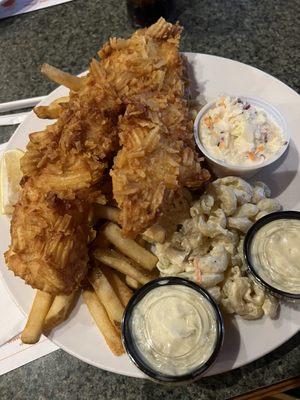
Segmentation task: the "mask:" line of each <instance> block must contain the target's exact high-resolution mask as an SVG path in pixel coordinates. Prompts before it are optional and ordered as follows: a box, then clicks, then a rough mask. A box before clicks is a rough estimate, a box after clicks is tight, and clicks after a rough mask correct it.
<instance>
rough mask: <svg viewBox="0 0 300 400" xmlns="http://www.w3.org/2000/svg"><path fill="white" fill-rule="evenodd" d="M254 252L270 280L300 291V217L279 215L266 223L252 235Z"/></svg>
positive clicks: (255, 261)
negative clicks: (279, 217)
mask: <svg viewBox="0 0 300 400" xmlns="http://www.w3.org/2000/svg"><path fill="white" fill-rule="evenodd" d="M250 255H251V259H252V265H253V267H254V268H255V270H256V271H257V273H258V275H259V276H260V277H261V278H262V279H263V280H264V281H265V282H266V283H268V284H269V285H271V286H273V287H275V288H277V289H279V290H282V291H284V292H288V293H293V294H299V293H300V220H297V219H278V220H275V221H272V222H269V223H268V224H266V225H264V226H263V227H262V228H260V229H259V230H258V231H257V233H256V234H255V236H254V237H253V239H252V243H251V246H250Z"/></svg>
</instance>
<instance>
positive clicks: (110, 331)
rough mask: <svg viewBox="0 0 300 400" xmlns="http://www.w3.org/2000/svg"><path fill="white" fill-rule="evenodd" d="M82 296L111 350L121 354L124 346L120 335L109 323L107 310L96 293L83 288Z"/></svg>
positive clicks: (117, 354) (118, 354)
mask: <svg viewBox="0 0 300 400" xmlns="http://www.w3.org/2000/svg"><path fill="white" fill-rule="evenodd" d="M82 297H83V300H84V302H85V304H86V305H87V307H88V309H89V312H90V314H91V316H92V317H93V319H94V321H95V323H96V325H97V327H98V329H99V330H100V332H101V333H102V335H103V336H104V339H105V341H106V343H107V344H108V346H109V348H110V349H111V351H112V352H113V353H114V354H115V355H116V356H120V355H121V354H123V353H124V348H123V346H122V342H121V338H120V335H119V334H118V332H117V331H116V329H115V328H114V326H113V324H112V323H111V321H110V319H109V317H108V315H107V312H106V310H105V308H104V306H103V304H101V302H100V301H99V299H98V297H97V295H96V293H95V292H94V291H92V290H90V289H86V290H83V292H82Z"/></svg>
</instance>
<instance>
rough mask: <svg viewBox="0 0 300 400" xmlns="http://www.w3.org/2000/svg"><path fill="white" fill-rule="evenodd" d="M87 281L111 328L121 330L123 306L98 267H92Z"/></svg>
mask: <svg viewBox="0 0 300 400" xmlns="http://www.w3.org/2000/svg"><path fill="white" fill-rule="evenodd" d="M88 280H89V281H90V283H91V285H92V286H93V289H94V291H95V293H96V295H97V297H98V298H99V300H100V302H101V303H102V304H103V306H104V307H105V309H106V312H107V314H108V316H109V319H110V320H111V322H112V324H113V326H114V327H115V328H116V329H117V330H118V331H119V330H120V329H121V322H122V318H123V312H124V306H123V304H122V303H121V301H120V299H119V298H118V296H117V295H116V293H115V292H114V289H113V288H112V286H111V284H110V283H109V281H108V279H107V278H106V276H105V275H104V274H103V272H102V271H101V268H100V267H99V266H97V267H94V268H93V269H92V270H91V271H90V272H89V274H88Z"/></svg>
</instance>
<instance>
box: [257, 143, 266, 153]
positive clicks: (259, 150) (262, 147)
mask: <svg viewBox="0 0 300 400" xmlns="http://www.w3.org/2000/svg"><path fill="white" fill-rule="evenodd" d="M264 149H265V146H264V145H263V144H261V145H260V146H258V148H257V149H256V151H255V153H262V152H263V151H264Z"/></svg>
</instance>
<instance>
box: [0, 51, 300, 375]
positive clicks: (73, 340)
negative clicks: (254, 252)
mask: <svg viewBox="0 0 300 400" xmlns="http://www.w3.org/2000/svg"><path fill="white" fill-rule="evenodd" d="M186 55H187V57H188V60H189V64H190V67H189V72H190V74H193V78H192V89H193V91H194V92H196V91H199V92H200V95H199V98H200V99H201V100H202V101H203V103H204V102H206V101H210V100H213V99H214V98H216V97H218V96H219V95H220V94H230V95H237V96H239V95H243V96H249V97H259V98H261V99H263V100H265V101H267V102H269V103H271V104H273V105H274V106H275V107H277V108H278V109H279V111H280V112H281V113H282V114H283V116H284V117H285V118H286V120H287V122H288V129H289V131H290V133H291V143H290V146H289V149H288V151H287V152H286V153H285V155H284V156H283V157H282V159H281V160H280V162H277V164H276V165H275V166H274V165H272V168H271V169H265V170H264V172H263V173H261V174H260V175H258V176H256V177H255V178H256V179H257V178H259V179H261V180H264V181H265V182H266V183H267V184H268V185H270V187H271V189H272V192H273V196H274V197H277V198H278V199H279V200H280V201H281V203H282V204H283V206H284V209H286V210H288V209H291V210H300V196H299V193H300V171H299V153H300V134H299V125H300V119H299V110H300V96H299V95H298V94H297V93H296V92H294V91H293V90H292V89H291V88H289V87H288V86H286V85H285V84H284V83H282V82H280V81H279V80H277V79H275V78H273V77H272V76H270V75H268V74H266V73H264V72H262V71H259V70H258V69H255V68H253V67H250V66H248V65H245V64H241V63H239V62H236V61H232V60H228V59H225V58H220V57H215V56H210V55H205V54H194V53H187V54H186ZM66 92H67V90H66V89H65V88H63V87H59V88H57V89H56V90H54V91H53V92H52V93H51V94H50V95H49V96H47V98H46V99H45V100H44V101H43V102H42V103H41V104H44V105H46V104H48V103H50V102H51V101H53V100H54V99H56V98H58V97H60V96H64V95H66ZM50 122H51V121H47V120H40V119H38V118H37V117H36V116H35V114H34V113H33V112H32V113H31V114H30V115H29V116H28V118H27V119H26V120H25V121H24V122H23V124H21V125H20V126H19V127H18V129H17V130H16V132H15V134H14V135H13V136H12V138H11V139H10V141H9V144H8V148H9V149H12V148H16V147H18V148H21V149H24V148H25V146H26V144H27V142H28V135H29V133H30V132H33V131H39V130H42V129H44V128H45V126H46V125H47V124H49V123H50ZM0 232H1V240H0V242H1V243H0V253H1V259H0V270H1V273H2V275H3V279H4V281H5V283H6V285H7V288H8V290H9V292H10V293H11V296H12V298H13V299H14V300H15V302H16V303H17V304H18V305H19V307H20V309H21V310H22V311H23V312H24V313H25V314H27V313H28V311H29V309H30V305H31V302H32V298H33V290H32V289H31V287H29V286H27V285H25V284H24V282H23V281H22V280H21V279H20V278H15V277H14V276H13V274H12V272H10V271H8V269H7V268H6V266H5V262H4V259H3V252H4V251H5V250H6V249H7V247H8V245H9V243H10V234H9V219H8V218H6V217H1V218H0ZM299 328H300V312H299V308H298V310H297V308H296V307H295V306H292V305H281V310H280V316H279V318H278V319H276V320H271V319H270V318H262V319H260V320H258V321H245V320H242V319H240V318H233V319H229V318H228V319H226V323H225V329H226V334H225V341H224V346H223V349H222V351H221V353H220V355H219V357H218V359H217V361H216V362H215V364H214V366H213V367H212V368H211V369H210V370H209V372H208V373H207V375H214V374H218V373H221V372H225V371H228V370H231V369H233V368H237V367H240V366H242V365H245V364H247V363H249V362H251V361H253V360H255V359H257V358H259V357H261V356H263V355H265V354H266V353H268V352H270V351H272V350H274V349H275V348H276V347H278V346H279V345H281V344H282V343H284V342H285V341H286V340H288V339H289V338H290V337H291V336H293V335H294V334H295V333H296V332H297V331H298V330H299ZM50 339H51V340H53V342H54V343H55V344H57V345H58V346H59V347H61V348H62V349H64V350H65V351H67V352H68V353H70V354H72V355H73V356H75V357H78V358H80V359H81V360H83V361H85V362H87V363H89V364H92V365H95V366H96V367H99V368H102V369H105V370H108V371H112V372H116V373H119V374H124V375H129V376H133V377H139V378H141V377H144V375H143V374H142V373H141V372H140V371H139V370H137V368H136V367H135V366H134V365H133V364H132V363H131V362H130V360H129V358H128V357H127V356H126V355H124V356H122V357H115V356H114V355H113V354H112V353H111V352H110V350H109V349H108V347H107V345H106V344H105V342H104V340H103V338H102V337H101V335H100V334H99V332H98V330H97V328H96V326H95V325H94V323H93V322H92V320H91V317H90V315H89V313H88V311H87V308H86V306H85V305H84V304H83V303H82V301H81V300H80V301H79V303H78V304H77V306H76V308H75V310H74V311H73V313H72V315H71V316H70V317H69V319H68V321H66V322H65V323H63V324H62V325H61V326H59V327H58V328H57V329H56V330H55V332H53V333H52V334H51V335H50Z"/></svg>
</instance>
